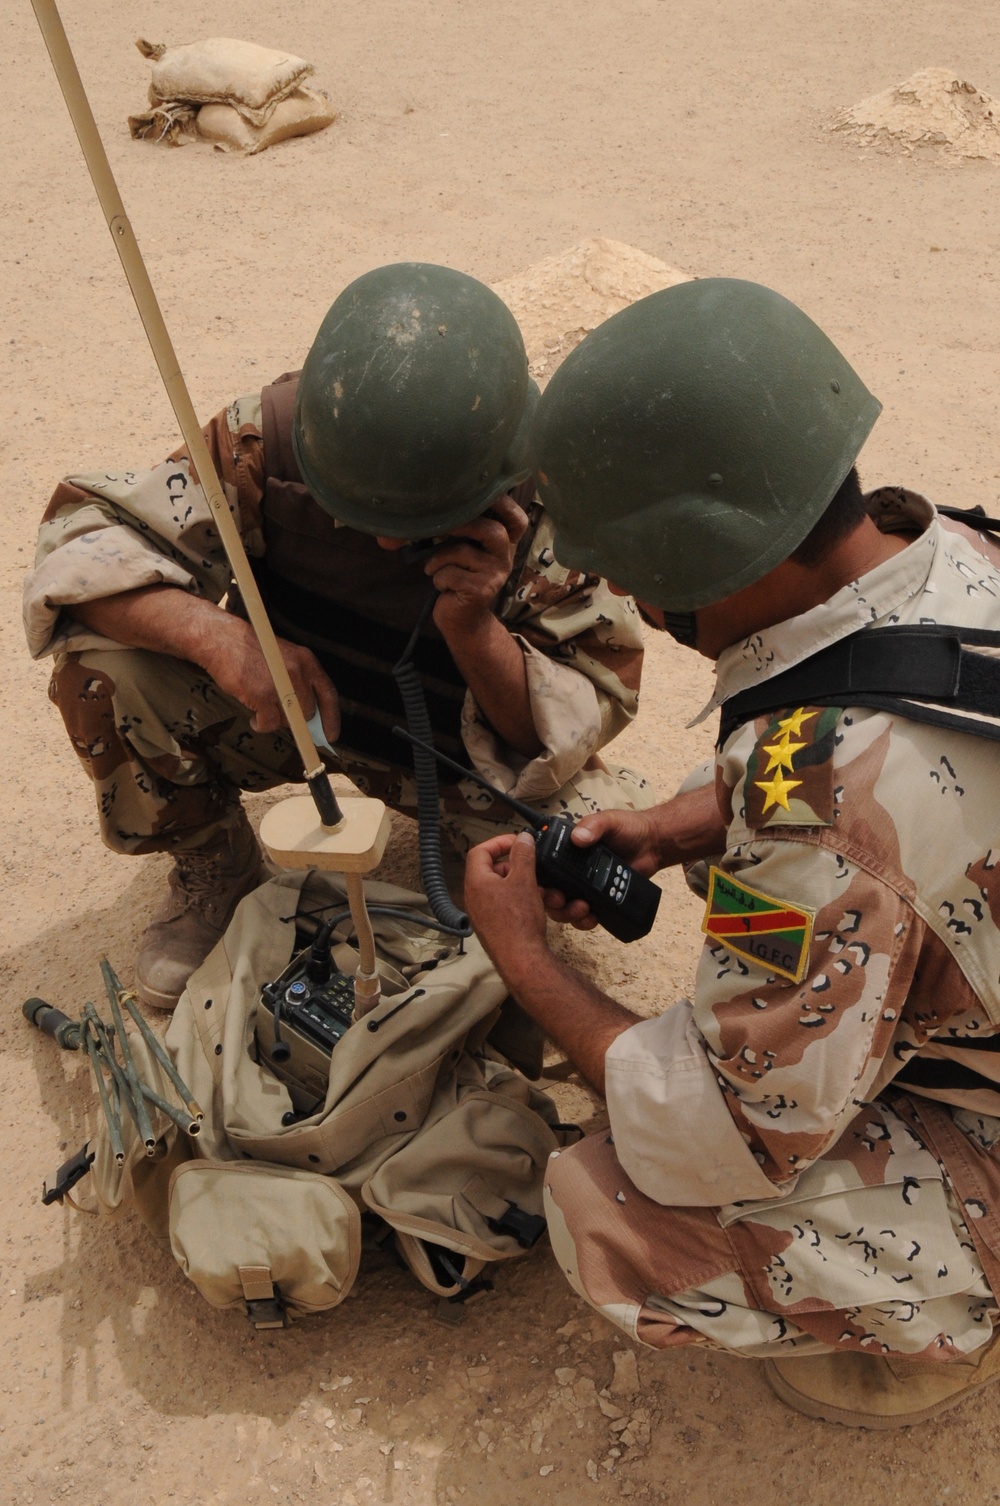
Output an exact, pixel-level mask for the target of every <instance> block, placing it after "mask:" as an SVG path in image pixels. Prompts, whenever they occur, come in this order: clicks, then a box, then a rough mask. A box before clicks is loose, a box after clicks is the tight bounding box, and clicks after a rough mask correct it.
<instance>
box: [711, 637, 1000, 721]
mask: <svg viewBox="0 0 1000 1506" xmlns="http://www.w3.org/2000/svg"><path fill="white" fill-rule="evenodd" d="M976 648H994V649H997V650H998V651H1000V632H994V631H992V630H990V629H988V628H963V627H952V626H950V625H948V624H943V623H941V624H939V623H922V624H920V625H918V626H912V627H885V628H863V629H862V630H861V632H859V633H852V634H851V636H850V637H848V638H842V639H841V640H840V642H839V643H834V644H832V645H831V646H830V647H829V648H825V649H822V650H821V651H820V652H819V653H818V654H813V655H812V657H811V658H809V659H804V660H803V661H802V663H801V664H796V665H794V666H793V667H792V668H791V669H786V670H785V671H784V672H783V673H782V674H778V675H774V676H773V677H772V678H771V679H769V680H766V681H765V682H764V683H763V684H762V685H754V686H751V687H750V689H749V690H743V691H741V692H740V693H739V694H738V695H735V696H733V697H732V698H731V699H730V700H728V701H726V702H725V704H724V705H723V707H722V715H721V719H720V725H719V742H718V746H719V747H720V748H721V747H722V746H723V744H724V743H725V742H726V741H727V740H728V738H729V737H731V736H732V734H733V733H734V732H735V731H736V728H737V727H739V726H741V725H742V724H743V723H744V722H748V721H750V720H751V719H752V718H754V717H756V716H762V715H764V714H767V713H771V712H775V711H784V710H786V709H788V708H789V707H794V706H864V707H869V708H871V709H872V710H875V711H886V712H889V713H890V714H891V715H893V716H902V717H907V718H908V719H909V720H910V721H915V722H927V723H930V724H931V725H932V726H936V727H949V728H953V729H954V730H956V731H958V732H969V733H972V735H973V736H975V737H985V738H990V739H992V740H993V741H994V742H1000V659H995V658H992V657H990V656H989V655H987V654H981V653H975V652H970V649H971V650H974V649H976ZM979 717H987V718H991V720H988V721H980V720H978V718H979Z"/></svg>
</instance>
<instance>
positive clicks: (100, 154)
mask: <svg viewBox="0 0 1000 1506" xmlns="http://www.w3.org/2000/svg"><path fill="white" fill-rule="evenodd" d="M31 4H32V9H33V10H34V12H35V19H36V20H37V22H38V25H39V28H40V29H41V33H42V36H43V37H44V39H45V45H46V47H47V48H48V53H49V57H50V58H51V60H52V66H53V68H54V69H55V74H56V78H57V79H58V81H59V87H60V89H61V90H62V93H63V98H64V99H65V101H66V108H67V109H68V110H69V114H70V119H71V120H72V122H73V128H74V130H75V131H76V134H77V137H78V139H79V142H80V146H81V148H82V150H83V155H84V159H85V161H86V163H87V168H88V170H89V172H90V176H91V178H92V179H93V183H94V188H95V189H96V191H97V197H98V199H99V200H100V204H101V209H102V210H103V212H104V218H105V219H106V221H107V224H108V229H109V230H110V231H111V239H112V240H113V241H114V244H115V250H116V251H117V252H118V257H119V260H120V261H121V264H122V269H123V270H124V273H125V276H126V277H127V278H128V285H129V287H130V288H131V290H132V297H133V298H134V299H135V306H136V308H137V309H138V311H139V318H140V319H141V320H142V325H143V329H144V330H145V331H146V338H147V340H148V341H149V345H150V349H151V350H152V352H153V356H154V358H155V360H156V364H157V367H158V368H159V372H160V377H161V378H162V380H163V385H164V387H165V388H166V390H167V397H168V398H169V399H170V406H171V407H172V408H173V410H174V414H175V416H176V418H177V423H178V425H179V427H180V431H181V435H182V436H183V439H184V443H185V445H186V446H187V451H188V454H189V455H190V457H191V464H192V466H193V468H194V474H195V475H196V477H197V478H198V482H199V484H200V486H201V488H202V491H203V492H204V494H205V497H206V500H207V501H208V505H209V507H210V509H211V511H212V516H213V518H214V519H215V523H216V526H217V528H218V530H219V538H220V539H221V541H222V547H223V549H224V550H225V552H226V558H227V559H228V561H229V568H230V569H231V571H232V573H233V578H234V580H235V581H236V584H237V586H238V587H239V591H240V595H241V596H242V598H243V604H244V606H245V607H246V612H247V616H248V618H249V619H250V625H251V627H252V628H253V630H254V632H255V633H256V635H257V641H258V643H259V644H260V649H261V653H262V654H263V656H264V661H265V663H266V664H267V668H268V671H269V673H270V675H271V679H272V680H273V681H274V687H275V690H276V691H277V693H278V699H279V701H280V702H281V706H282V709H283V711H284V713H285V717H286V719H287V721H288V725H289V727H290V728H291V732H292V736H293V737H294V739H295V746H296V748H297V749H298V751H299V756H300V758H301V759H302V766H303V768H304V770H305V777H306V782H307V784H308V785H309V789H310V792H311V794H312V797H313V800H314V801H315V804H316V809H317V811H318V812H319V818H320V822H321V824H322V825H323V826H324V827H326V828H327V830H333V829H335V828H337V827H339V826H340V825H341V823H342V821H343V816H342V814H341V811H340V807H339V805H338V804H337V799H336V796H335V795H334V793H333V789H332V787H331V785H330V777H329V775H328V774H327V772H326V769H325V767H324V765H323V763H322V760H321V759H320V756H319V753H318V752H317V751H316V744H315V742H314V741H313V739H312V736H311V734H310V732H309V728H308V725H307V723H306V718H305V714H304V712H303V710H302V707H301V706H300V705H299V701H298V697H297V696H296V694H295V690H294V689H293V687H292V682H291V678H290V676H289V674H288V670H287V669H286V668H285V661H284V659H283V658H282V657H281V650H280V648H279V647H278V640H277V638H276V637H275V633H274V629H273V627H272V626H271V622H270V619H269V617H268V615H267V609H266V608H265V606H264V602H263V599H262V597H261V594H260V590H259V588H258V586H257V581H256V579H255V578H254V574H253V571H252V570H251V568H250V561H249V560H248V559H247V555H246V550H245V549H244V547H243V540H242V539H241V538H240V532H239V529H238V528H237V526H236V523H235V521H234V519H233V515H232V513H231V512H230V511H229V504H228V502H227V501H226V495H225V492H224V491H223V490H222V484H221V482H220V481H219V477H218V473H217V472H216V469H215V465H214V463H213V461H212V457H211V454H210V453H209V449H208V445H207V444H206V443H205V437H204V435H203V434H202V432H201V425H200V424H199V423H198V419H197V415H196V414H195V411H194V406H193V404H192V402H191V397H190V394H189V393H188V389H187V384H186V383H185V381H184V377H183V375H182V374H181V370H180V365H179V363H178V360H177V356H176V354H175V353H174V347H173V344H172V342H171V339H170V335H169V334H168V332H167V326H166V324H165V323H164V320H163V315H162V313H161V312H160V305H159V304H158V303H157V301H156V294H155V293H154V292H153V284H152V283H151V282H150V280H149V273H148V272H147V271H146V264H145V262H144V261H143V259H142V253H141V252H140V250H139V245H138V242H137V241H136V238H135V234H134V232H133V230H132V226H131V224H130V223H129V219H128V215H127V214H126V213H125V206H124V204H123V203H122V198H121V194H120V193H119V192H118V185H117V183H116V182H115V177H114V174H113V172H112V171H111V164H110V162H109V161H108V156H107V153H106V152H105V150H104V143H103V142H102V141H101V137H100V133H99V131H98V129H97V122H96V121H95V119H94V114H93V111H92V110H91V108H90V101H89V100H88V98H87V94H86V90H85V89H84V87H83V81H82V80H81V78H80V73H79V69H78V68H77V66H76V59H75V58H74V56H73V51H72V48H71V47H70V45H69V39H68V37H67V36H66V31H65V28H64V27H63V24H62V19H61V18H60V15H59V12H58V10H57V9H56V5H55V0H31Z"/></svg>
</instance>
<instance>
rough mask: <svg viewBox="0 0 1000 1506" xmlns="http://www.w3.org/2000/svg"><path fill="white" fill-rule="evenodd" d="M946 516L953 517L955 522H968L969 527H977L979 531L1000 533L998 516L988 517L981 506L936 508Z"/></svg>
mask: <svg viewBox="0 0 1000 1506" xmlns="http://www.w3.org/2000/svg"><path fill="white" fill-rule="evenodd" d="M937 511H938V512H939V513H941V514H942V515H943V516H944V517H946V518H954V520H955V522H956V523H968V525H969V527H970V528H977V529H979V530H980V531H981V532H982V531H983V530H985V531H986V532H987V533H1000V518H988V517H987V516H986V510H985V508H982V507H978V506H977V507H939V508H938V509H937Z"/></svg>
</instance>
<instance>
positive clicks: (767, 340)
mask: <svg viewBox="0 0 1000 1506" xmlns="http://www.w3.org/2000/svg"><path fill="white" fill-rule="evenodd" d="M881 411H882V405H881V403H880V402H879V401H878V400H877V398H875V397H873V396H872V394H871V393H870V392H869V391H868V389H867V388H866V387H865V385H864V383H863V382H862V381H861V379H860V378H859V377H858V375H857V373H856V372H855V371H854V370H853V369H852V367H851V366H850V365H849V364H848V362H847V361H846V360H845V359H844V357H843V356H842V355H841V353H840V351H838V350H837V348H836V346H835V345H833V344H832V342H831V341H830V340H829V339H828V338H827V336H826V335H825V334H824V333H823V331H822V330H821V329H820V328H819V327H818V326H817V325H816V324H814V323H813V321H812V320H811V319H810V318H809V317H808V315H806V314H804V313H803V312H802V310H801V309H799V308H797V307H796V306H795V304H793V303H790V302H789V301H788V299H787V298H782V297H781V295H780V294H778V293H775V292H773V291H772V290H771V289H770V288H765V287H761V286H760V285H759V284H758V283H753V282H744V281H740V280H737V279H732V278H706V279H704V280H702V281H696V282H687V283H681V284H679V285H678V286H676V287H672V288H666V289H664V290H663V291H662V292H658V293H653V294H652V295H651V296H650V297H648V298H643V299H640V301H639V302H638V303H634V304H632V305H631V306H630V307H629V308H627V309H623V310H622V312H621V313H619V314H615V315H613V316H612V317H611V318H610V319H608V320H607V322H606V323H604V324H602V325H601V326H600V327H599V328H598V329H596V330H594V331H593V332H592V333H591V334H589V335H588V336H587V338H586V339H585V340H584V341H582V343H581V344H580V345H578V346H577V348H576V350H575V351H573V353H572V354H571V355H570V356H569V357H568V358H567V360H566V361H565V362H564V364H563V365H562V366H561V367H560V368H559V370H558V371H557V372H556V373H555V375H554V376H553V378H552V380H551V382H550V383H549V385H548V387H547V388H546V390H545V393H544V394H543V396H542V399H541V402H540V404H539V408H538V412H537V415H536V421H535V426H534V431H533V437H532V455H533V459H534V463H535V469H536V473H537V475H538V486H539V492H540V494H541V497H542V500H543V501H544V503H545V506H546V508H547V509H548V512H549V514H550V516H551V517H552V520H553V522H554V523H555V526H556V536H555V552H556V556H557V558H558V559H559V561H560V563H562V564H564V565H569V566H573V567H575V568H577V569H580V570H586V571H590V572H592V573H593V574H595V575H604V576H606V577H607V578H608V579H609V580H612V581H614V582H615V583H616V584H617V585H619V586H621V587H623V588H624V589H625V590H627V591H630V592H631V593H632V594H633V595H634V596H636V597H637V598H639V599H640V600H642V601H645V602H648V603H650V604H651V605H654V606H657V607H661V608H663V609H665V611H666V612H668V613H671V614H685V613H688V614H689V613H692V612H694V611H696V610H697V609H698V608H699V607H704V606H707V605H709V603H711V602H714V601H720V600H721V599H722V598H723V597H726V596H730V595H732V594H733V593H734V592H736V591H739V590H741V589H742V588H743V587H744V586H748V585H750V584H751V583H752V582H753V581H756V580H759V579H760V578H761V576H763V575H766V574H767V572H768V571H769V570H771V569H773V568H774V566H775V565H777V564H779V563H780V562H781V561H782V560H785V559H787V558H788V556H789V555H790V554H791V553H792V552H793V551H794V550H795V549H796V548H797V547H798V545H799V544H800V543H801V542H802V541H803V539H804V538H805V537H806V535H807V534H808V533H809V531H810V529H811V528H812V526H813V524H814V523H815V522H816V521H817V520H818V519H819V517H820V515H821V514H822V513H823V512H824V511H825V509H826V507H827V505H828V504H829V503H830V501H831V500H832V499H833V497H834V495H835V494H836V492H837V490H838V488H839V487H840V484H841V482H842V481H843V480H844V478H845V476H846V475H847V474H848V472H849V471H850V469H851V466H852V465H853V464H854V461H855V458H856V457H857V454H858V452H859V450H860V449H861V446H862V445H863V444H864V441H865V439H866V438H867V437H868V434H869V432H870V430H871V428H872V426H873V424H874V423H875V420H876V419H877V417H878V415H879V413H880V412H881Z"/></svg>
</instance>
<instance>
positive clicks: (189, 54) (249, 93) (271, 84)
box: [135, 37, 315, 126]
mask: <svg viewBox="0 0 1000 1506" xmlns="http://www.w3.org/2000/svg"><path fill="white" fill-rule="evenodd" d="M135 45H136V46H137V47H138V49H139V51H140V52H141V53H142V55H143V57H147V58H152V59H153V73H152V78H151V80H150V84H149V103H150V105H152V106H153V108H154V109H156V108H158V107H160V106H162V105H165V104H167V103H169V102H171V101H175V100H183V101H185V102H186V103H187V104H192V105H208V104H222V105H231V106H232V107H233V109H234V110H237V111H238V112H239V114H240V115H242V116H243V117H244V119H245V120H249V121H250V122H251V123H252V124H253V125H257V126H262V125H264V124H265V123H266V122H267V120H268V117H269V116H270V115H271V114H272V113H273V111H274V109H275V107H276V105H277V104H278V102H279V101H280V100H282V99H285V98H286V97H287V96H288V95H289V94H292V93H293V92H294V91H295V90H296V89H298V88H299V87H300V85H301V84H302V81H303V79H305V78H307V77H308V76H309V74H310V73H313V72H314V71H315V70H314V69H313V66H312V64H311V63H307V62H306V60H305V58H300V57H295V56H294V54H292V53H289V52H275V51H274V50H273V49H272V48H270V47H260V46H258V44H257V43H256V42H242V41H239V40H238V39H237V38H235V37H206V39H205V40H204V41H203V42H188V43H186V44H185V45H183V46H180V47H167V46H165V44H164V43H162V42H147V41H146V39H145V38H144V37H140V38H139V39H138V41H137V42H136V44H135Z"/></svg>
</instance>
